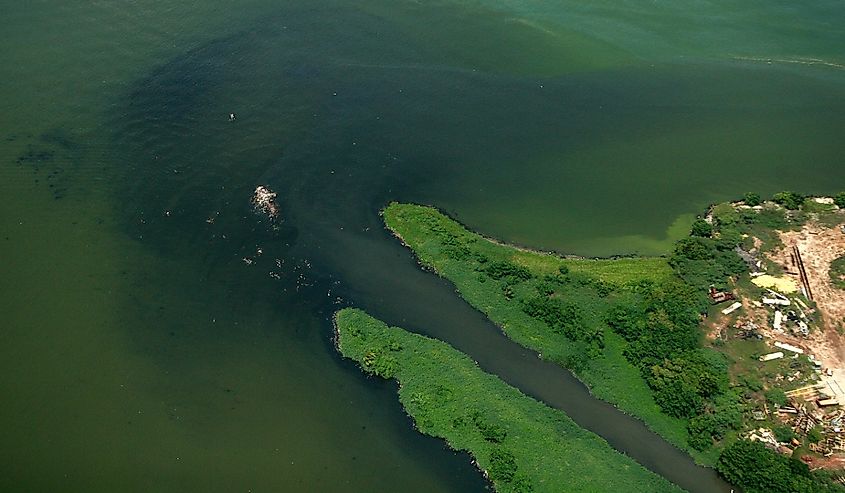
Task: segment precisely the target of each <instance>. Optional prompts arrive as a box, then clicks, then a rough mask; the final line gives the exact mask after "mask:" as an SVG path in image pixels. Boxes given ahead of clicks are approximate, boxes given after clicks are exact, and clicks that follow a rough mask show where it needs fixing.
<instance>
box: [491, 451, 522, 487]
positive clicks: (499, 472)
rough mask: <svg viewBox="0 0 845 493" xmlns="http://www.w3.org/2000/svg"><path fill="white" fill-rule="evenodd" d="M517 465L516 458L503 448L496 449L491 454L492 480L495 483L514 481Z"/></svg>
mask: <svg viewBox="0 0 845 493" xmlns="http://www.w3.org/2000/svg"><path fill="white" fill-rule="evenodd" d="M516 470H517V465H516V457H514V455H513V454H512V453H511V452H510V451H508V450H504V449H502V448H501V447H496V448H494V449H493V451H492V452H491V453H490V471H489V474H490V478H491V479H493V480H494V481H504V482H505V483H509V482H511V481H513V478H514V476H515V475H516Z"/></svg>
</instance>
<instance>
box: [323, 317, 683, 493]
mask: <svg viewBox="0 0 845 493" xmlns="http://www.w3.org/2000/svg"><path fill="white" fill-rule="evenodd" d="M335 329H336V337H337V346H338V349H339V351H340V352H341V354H343V355H344V356H345V357H347V358H350V359H352V360H354V361H356V362H358V364H359V365H360V366H361V368H362V369H363V370H364V371H366V372H368V373H370V374H373V375H377V376H379V377H382V378H393V379H396V381H398V382H399V400H400V401H401V402H402V405H403V406H404V407H405V410H406V411H407V413H408V414H409V415H410V416H411V417H412V418H413V420H414V423H415V424H416V427H417V429H418V430H419V431H420V432H422V433H425V434H427V435H432V436H435V437H439V438H443V439H445V440H446V441H447V442H448V443H449V445H450V446H451V447H452V448H453V449H455V450H461V451H468V452H469V453H470V454H471V455H472V456H473V458H474V459H475V462H476V464H477V465H478V467H479V468H480V469H481V470H482V471H483V472H484V474H485V475H486V476H487V478H488V479H489V480H490V481H492V483H493V485H494V487H495V489H496V491H499V492H529V491H534V492H543V491H548V492H556V493H557V492H567V491H569V492H582V491H596V492H603V491H607V492H611V491H622V490H624V491H648V492H679V491H681V490H680V489H679V488H678V487H676V486H675V485H673V484H671V483H670V482H668V481H667V480H665V479H664V478H662V477H661V476H658V475H657V474H654V473H652V472H651V471H648V470H646V469H645V468H643V467H642V466H641V465H639V464H637V463H636V462H634V461H633V460H632V459H630V458H629V457H627V456H625V455H623V454H620V453H619V452H617V451H615V450H614V449H613V448H611V447H610V445H608V444H607V442H605V441H604V439H602V438H600V437H599V436H597V435H595V434H594V433H592V432H589V431H587V430H584V429H583V428H581V427H579V426H578V425H577V424H575V423H574V422H573V421H572V420H571V419H570V418H569V417H568V416H567V415H566V414H565V413H563V412H562V411H558V410H556V409H552V408H549V407H548V406H546V405H545V404H542V403H540V402H538V401H536V400H534V399H532V398H530V397H528V396H526V395H524V394H522V393H521V392H520V391H519V390H517V389H515V388H513V387H511V386H509V385H507V384H506V383H504V382H503V381H502V380H500V379H499V378H498V377H496V376H493V375H489V374H487V373H484V372H483V371H482V370H481V369H480V368H479V367H478V366H477V365H476V364H475V363H474V362H473V361H472V360H471V359H470V358H469V357H468V356H466V355H465V354H463V353H461V352H459V351H457V350H456V349H454V348H452V347H451V346H449V345H448V344H446V343H444V342H441V341H437V340H434V339H430V338H428V337H424V336H421V335H417V334H413V333H410V332H407V331H405V330H403V329H399V328H396V327H388V326H387V325H385V324H384V323H383V322H381V321H379V320H376V319H374V318H372V317H370V316H369V315H367V314H366V313H364V312H363V311H361V310H356V309H350V308H347V309H344V310H341V311H340V312H338V313H336V314H335ZM620 488H621V489H620Z"/></svg>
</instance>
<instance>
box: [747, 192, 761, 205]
mask: <svg viewBox="0 0 845 493" xmlns="http://www.w3.org/2000/svg"><path fill="white" fill-rule="evenodd" d="M743 201H744V202H745V205H748V206H751V207H754V206H757V205H760V203H761V202H762V199H761V198H760V194H759V193H754V192H748V193H746V194H745V196H744V197H743Z"/></svg>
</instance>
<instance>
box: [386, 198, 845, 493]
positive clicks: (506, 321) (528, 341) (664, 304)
mask: <svg viewBox="0 0 845 493" xmlns="http://www.w3.org/2000/svg"><path fill="white" fill-rule="evenodd" d="M751 195H752V196H751V197H749V198H748V199H747V201H750V202H752V203H753V202H754V199H755V197H754V196H753V194H751ZM757 202H758V203H759V202H760V200H759V198H757ZM793 202H794V203H793ZM815 204H816V202H814V201H812V200H808V201H805V200H804V198H803V197H801V196H800V195H798V194H793V193H791V192H785V193H783V194H778V195H777V196H775V199H774V201H770V202H765V203H763V205H762V206H761V205H759V204H758V206H757V207H750V206H748V205H746V204H721V205H719V206H716V207H714V208H713V209H711V211H713V213H712V214H711V215H710V220H709V221H705V220H698V221H696V222H695V223H694V224H693V227H692V232H691V235H690V236H689V237H688V238H684V239H682V240H680V241H678V243H677V244H676V246H675V249H674V250H673V252H672V253H671V254H670V255H669V256H668V257H666V258H620V259H605V260H602V259H593V260H590V259H581V258H564V257H560V256H557V255H553V254H547V253H541V252H534V251H530V250H526V249H521V248H516V247H512V246H507V245H502V244H499V243H497V242H495V241H492V240H489V239H486V238H484V237H482V236H481V235H478V234H476V233H473V232H471V231H468V230H467V229H466V228H464V227H463V226H462V225H460V224H458V223H457V222H455V221H453V220H451V219H450V218H448V217H446V216H445V215H443V214H441V213H440V212H439V211H437V210H436V209H433V208H430V207H424V206H419V205H411V204H395V203H394V204H391V205H389V206H388V207H387V208H386V209H385V210H384V211H383V215H384V219H385V223H386V225H387V226H388V228H389V229H390V230H392V231H393V233H394V234H395V235H396V236H397V237H399V238H400V239H401V240H402V241H403V243H405V244H406V245H407V246H408V247H410V248H411V249H412V250H413V251H414V252H415V253H416V255H417V257H418V259H419V261H420V263H421V264H422V265H423V266H424V267H426V268H429V269H431V270H433V271H435V272H436V273H438V274H439V275H441V276H443V277H445V278H447V279H449V280H450V281H452V282H453V283H454V284H455V286H456V287H457V289H458V292H459V293H460V295H461V296H462V297H463V298H464V299H465V300H466V301H467V302H468V303H470V304H471V305H472V306H474V307H476V308H477V309H479V310H480V311H482V312H483V313H485V314H486V315H487V316H488V317H489V318H490V319H491V320H492V321H494V322H495V323H496V324H498V325H499V326H500V327H501V328H502V330H503V331H504V332H505V334H506V335H507V336H508V337H510V338H511V339H513V340H514V341H516V342H518V343H520V344H522V345H523V346H525V347H528V348H531V349H534V350H537V351H538V352H539V353H540V354H541V355H542V357H544V358H546V359H548V360H551V361H554V362H557V363H558V364H560V365H561V366H564V367H566V368H568V369H570V370H572V371H573V372H574V373H575V374H576V375H577V376H578V377H579V378H580V379H581V380H582V381H584V382H585V383H586V384H587V385H588V386H589V387H590V389H591V391H592V392H593V393H594V394H595V395H596V396H597V397H599V398H601V399H604V400H606V401H608V402H611V403H613V404H614V405H616V406H617V407H619V408H620V409H621V410H623V411H625V412H627V413H629V414H631V415H634V416H636V417H638V418H640V419H642V420H643V421H644V422H645V423H646V424H647V425H648V426H649V427H650V428H652V429H653V430H654V431H656V432H657V433H659V434H661V435H662V436H663V437H665V438H666V439H667V440H668V441H670V442H672V443H674V444H676V445H678V446H680V447H682V448H684V449H685V450H687V451H689V452H690V453H691V455H693V457H694V458H695V459H696V460H697V461H699V462H702V463H705V464H709V465H715V466H716V468H717V469H718V470H719V472H720V473H722V474H723V475H724V476H725V477H726V478H727V479H728V480H729V481H731V482H732V483H734V484H736V485H738V486H741V487H743V489H744V490H746V491H749V492H751V491H767V492H775V491H779V492H780V491H782V492H784V493H786V492H792V491H807V492H810V491H839V488H838V487H837V486H836V485H835V484H834V482H833V481H831V480H830V478H829V477H827V476H825V475H823V474H815V473H811V472H810V471H809V469H808V467H807V465H806V464H804V463H803V462H801V461H800V460H799V458H797V457H794V458H793V457H788V456H783V455H779V454H777V453H776V452H774V451H771V450H769V449H767V448H765V447H764V446H763V445H761V444H760V443H753V442H748V441H746V440H742V439H741V438H742V436H744V433H745V431H746V430H748V429H749V428H752V427H755V426H756V421H754V420H753V419H752V417H751V416H752V411H753V410H754V408H755V407H754V406H755V405H756V404H755V403H754V402H753V401H752V400H751V399H750V398H749V396H750V395H752V394H753V393H754V389H752V388H751V387H753V386H754V383H755V381H756V379H757V378H758V377H757V376H756V375H755V374H754V372H755V371H757V369H756V368H755V367H752V366H751V365H747V364H745V365H743V363H744V361H739V360H740V359H743V358H742V355H739V356H738V355H737V354H734V353H732V352H731V351H730V350H729V349H730V348H729V347H727V346H720V345H719V344H715V343H714V341H709V340H707V339H705V338H704V337H703V331H702V319H703V317H705V316H706V315H707V314H708V313H709V314H710V315H711V316H712V315H717V314H718V309H716V310H714V309H713V308H712V307H711V306H710V300H709V297H708V296H707V293H708V289H709V288H710V287H715V288H716V289H717V290H730V289H734V288H736V286H737V284H738V283H739V284H742V283H747V277H748V275H747V266H746V263H745V262H744V261H743V259H742V258H741V256H740V255H739V254H738V253H739V252H741V250H742V249H743V248H749V245H748V243H750V242H754V241H758V242H759V241H763V242H764V243H767V242H771V241H772V240H771V238H773V237H776V235H775V234H774V233H773V231H774V230H775V229H778V228H785V227H795V224H798V223H800V222H801V221H805V220H806V218H807V217H815V215H818V211H815V210H814V209H815V208H817V206H816V205H815ZM825 217H826V216H825ZM821 220H824V218H821ZM754 238H757V240H754ZM746 356H747V355H746ZM744 359H748V358H744ZM754 360H755V361H756V357H755V358H754ZM738 363H739V364H738ZM740 367H744V368H745V370H744V371H742V372H740V373H742V374H737V373H736V370H737V368H740ZM749 382H750V383H749ZM756 390H757V391H759V390H760V389H756Z"/></svg>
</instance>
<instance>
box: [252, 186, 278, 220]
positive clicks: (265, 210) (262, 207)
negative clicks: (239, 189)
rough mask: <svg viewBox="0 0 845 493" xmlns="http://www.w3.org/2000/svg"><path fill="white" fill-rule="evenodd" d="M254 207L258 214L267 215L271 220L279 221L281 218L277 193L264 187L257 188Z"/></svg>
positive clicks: (253, 200) (253, 198) (254, 194)
mask: <svg viewBox="0 0 845 493" xmlns="http://www.w3.org/2000/svg"><path fill="white" fill-rule="evenodd" d="M252 206H253V207H254V208H255V211H256V212H259V213H262V214H266V215H267V217H269V218H270V219H271V220H278V219H279V217H280V211H279V205H278V204H277V203H276V192H274V191H272V190H270V189H269V188H268V187H265V186H263V185H259V186H257V187H255V192H254V193H253V194H252Z"/></svg>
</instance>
